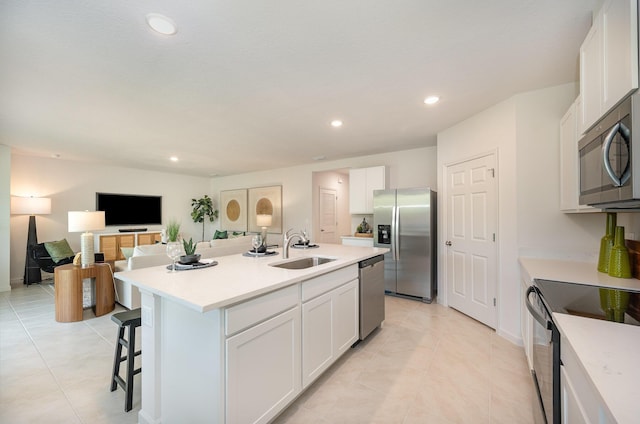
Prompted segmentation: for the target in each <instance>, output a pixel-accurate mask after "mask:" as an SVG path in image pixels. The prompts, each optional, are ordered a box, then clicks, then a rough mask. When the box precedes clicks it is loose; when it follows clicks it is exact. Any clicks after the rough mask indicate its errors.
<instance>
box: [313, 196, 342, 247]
mask: <svg viewBox="0 0 640 424" xmlns="http://www.w3.org/2000/svg"><path fill="white" fill-rule="evenodd" d="M337 201H338V197H337V196H336V191H335V190H333V189H330V188H322V187H320V237H319V240H318V241H319V242H320V243H337V242H338V240H337V238H336V229H337V222H336V210H337Z"/></svg>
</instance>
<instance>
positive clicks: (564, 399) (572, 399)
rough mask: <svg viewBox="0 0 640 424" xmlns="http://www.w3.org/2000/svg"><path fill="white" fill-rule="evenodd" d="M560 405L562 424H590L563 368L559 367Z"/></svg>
mask: <svg viewBox="0 0 640 424" xmlns="http://www.w3.org/2000/svg"><path fill="white" fill-rule="evenodd" d="M560 403H561V404H562V407H561V411H562V423H563V424H590V423H591V421H589V419H588V418H587V414H586V413H585V411H584V410H583V409H582V405H581V404H580V400H579V399H578V395H577V393H576V391H575V389H574V388H573V384H572V382H571V379H570V378H569V376H568V374H567V371H566V370H565V367H563V366H561V367H560Z"/></svg>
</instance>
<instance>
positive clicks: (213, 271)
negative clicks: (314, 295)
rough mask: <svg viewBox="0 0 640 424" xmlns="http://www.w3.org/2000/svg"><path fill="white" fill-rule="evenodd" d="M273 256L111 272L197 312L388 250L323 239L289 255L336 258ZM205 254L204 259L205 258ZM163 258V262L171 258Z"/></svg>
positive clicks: (265, 291) (259, 293) (239, 257)
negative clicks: (301, 261)
mask: <svg viewBox="0 0 640 424" xmlns="http://www.w3.org/2000/svg"><path fill="white" fill-rule="evenodd" d="M272 250H274V251H276V252H278V254H277V255H273V256H263V257H246V256H243V255H242V254H236V255H229V256H220V257H216V258H213V259H215V260H216V261H217V262H218V265H216V266H212V267H208V268H202V269H195V270H186V271H177V272H175V273H171V272H169V271H168V270H167V268H166V266H157V267H149V268H141V269H137V270H133V271H123V272H117V273H115V275H114V276H115V277H116V278H118V279H120V280H123V281H126V282H129V283H131V284H132V285H134V286H137V287H139V288H140V289H142V290H147V291H149V292H151V293H154V294H157V295H159V296H162V297H165V298H168V299H171V300H173V301H175V302H177V303H180V304H182V305H184V306H187V307H188V308H191V309H194V310H196V311H199V312H207V311H210V310H213V309H217V308H222V307H225V306H230V305H232V304H235V303H238V302H242V301H244V300H247V299H250V298H253V297H256V296H260V295H262V294H265V293H269V292H272V291H275V290H278V289H280V288H283V287H287V286H289V285H291V284H295V283H298V282H300V281H304V280H308V279H310V278H313V277H317V276H319V275H322V274H326V273H327V272H331V271H334V270H337V269H340V268H344V267H345V266H349V265H352V264H356V263H358V262H360V261H362V260H365V259H368V258H371V257H374V256H378V255H383V254H385V253H386V252H388V251H389V249H385V248H378V247H356V246H343V245H339V244H322V245H319V247H318V248H312V249H295V248H290V249H289V259H295V258H299V257H304V256H322V257H329V258H335V260H334V261H331V262H328V263H326V264H322V265H319V266H314V267H310V268H306V269H298V270H295V269H284V268H277V267H273V266H269V264H273V263H278V262H283V261H286V259H283V258H282V248H278V249H272ZM203 259H204V258H203ZM169 262H170V261H169V259H168V258H167V263H169Z"/></svg>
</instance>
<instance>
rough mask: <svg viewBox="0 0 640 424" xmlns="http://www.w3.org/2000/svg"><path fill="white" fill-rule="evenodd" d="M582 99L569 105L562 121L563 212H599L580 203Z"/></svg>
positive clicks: (561, 188)
mask: <svg viewBox="0 0 640 424" xmlns="http://www.w3.org/2000/svg"><path fill="white" fill-rule="evenodd" d="M580 102H581V99H580V97H578V99H576V101H575V102H574V103H573V104H572V105H571V106H570V107H569V110H567V113H565V115H564V116H563V117H562V120H561V121H560V210H561V211H563V212H599V211H600V210H599V209H596V208H592V207H591V206H586V205H580V203H579V194H580V169H579V160H580V158H579V153H578V123H577V114H578V113H577V112H578V110H579V109H580Z"/></svg>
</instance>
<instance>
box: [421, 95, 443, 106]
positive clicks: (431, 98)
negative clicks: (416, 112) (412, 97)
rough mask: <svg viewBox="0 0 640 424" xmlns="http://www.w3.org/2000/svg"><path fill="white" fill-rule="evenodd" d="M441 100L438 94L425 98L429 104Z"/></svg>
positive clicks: (425, 101)
mask: <svg viewBox="0 0 640 424" xmlns="http://www.w3.org/2000/svg"><path fill="white" fill-rule="evenodd" d="M439 101H440V97H438V96H429V97H427V98H426V99H424V103H425V104H427V105H434V104H436V103H438V102H439Z"/></svg>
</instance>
